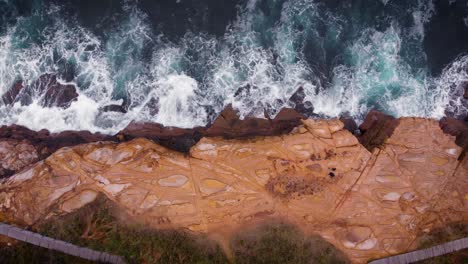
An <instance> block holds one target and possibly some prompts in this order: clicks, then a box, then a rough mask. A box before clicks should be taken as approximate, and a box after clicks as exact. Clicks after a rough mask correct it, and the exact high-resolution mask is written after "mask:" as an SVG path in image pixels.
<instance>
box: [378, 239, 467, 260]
mask: <svg viewBox="0 0 468 264" xmlns="http://www.w3.org/2000/svg"><path fill="white" fill-rule="evenodd" d="M465 248H468V238H462V239H458V240H454V241H451V242H448V243H445V244H441V245H437V246H434V247H431V248H426V249H421V250H416V251H412V252H408V253H405V254H401V255H396V256H392V257H388V258H383V259H378V260H374V261H371V262H369V264H406V263H414V262H418V261H421V260H425V259H429V258H433V257H437V256H442V255H445V254H448V253H452V252H455V251H458V250H462V249H465Z"/></svg>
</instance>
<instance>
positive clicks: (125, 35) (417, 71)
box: [0, 0, 468, 133]
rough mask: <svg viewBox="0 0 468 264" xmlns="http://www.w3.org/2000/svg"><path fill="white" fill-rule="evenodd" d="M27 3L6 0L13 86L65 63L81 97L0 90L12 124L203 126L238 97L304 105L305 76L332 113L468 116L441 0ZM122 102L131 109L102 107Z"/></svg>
mask: <svg viewBox="0 0 468 264" xmlns="http://www.w3.org/2000/svg"><path fill="white" fill-rule="evenodd" d="M21 2H23V4H19V3H17V2H15V1H10V0H3V1H0V11H1V14H2V15H1V16H0V94H3V93H5V92H6V91H7V90H8V89H10V87H12V85H13V84H14V83H15V82H16V81H17V80H23V82H24V83H25V84H26V85H27V84H28V83H31V82H33V81H35V80H36V79H38V78H39V77H40V76H41V75H43V74H45V73H52V74H56V75H57V76H58V78H59V80H60V82H61V83H66V84H73V85H75V86H76V87H77V92H78V94H79V96H78V98H77V100H76V101H73V102H72V103H71V105H70V106H69V107H68V108H61V107H44V106H41V104H40V103H39V98H35V100H33V102H32V103H31V104H29V105H21V103H16V104H14V105H7V104H4V103H3V102H2V101H1V100H0V124H20V125H25V126H27V127H29V128H32V129H35V130H39V129H43V128H46V129H49V130H50V131H54V132H56V131H63V130H89V131H92V132H98V131H99V132H104V133H115V132H117V131H119V130H121V129H123V128H124V127H125V126H127V125H128V124H129V123H130V122H131V121H133V120H135V121H147V122H158V123H162V124H164V125H167V126H178V127H194V126H201V125H205V124H207V123H209V122H211V121H212V120H213V119H214V118H215V117H216V115H217V114H218V113H219V112H220V111H221V110H222V109H223V108H224V107H225V106H226V105H228V104H232V105H233V106H234V108H236V109H238V110H239V112H240V114H241V116H242V117H245V116H247V115H249V116H257V117H263V116H264V115H265V113H266V114H268V115H269V116H275V115H276V114H277V113H278V111H279V110H280V109H281V108H283V107H294V103H293V102H292V101H291V100H289V98H290V97H291V96H292V95H293V94H294V93H295V92H296V91H297V90H298V88H300V87H302V88H303V89H304V93H305V99H304V100H305V101H306V102H308V103H309V104H308V105H310V106H311V107H313V113H314V115H318V116H321V117H338V116H342V115H346V116H351V117H353V118H355V119H356V120H357V121H360V120H362V119H363V117H364V116H365V114H366V113H367V112H368V111H369V110H370V109H372V108H375V109H378V110H381V111H384V112H387V113H390V114H392V115H395V116H421V117H433V118H440V117H442V116H444V115H446V114H448V115H452V116H456V117H466V116H467V115H468V114H467V106H468V105H467V102H466V101H467V100H465V99H463V96H462V95H463V92H464V91H463V89H464V88H463V85H464V84H465V83H467V82H468V56H467V55H463V54H464V52H466V50H465V48H468V47H462V48H458V51H459V54H457V55H458V56H455V57H450V56H446V57H447V58H444V59H449V60H451V62H450V63H449V64H444V65H439V64H440V63H439V64H437V65H435V64H434V63H432V60H431V58H432V57H431V56H433V54H434V52H437V51H434V50H428V48H427V45H426V42H427V40H428V36H427V34H428V33H427V32H428V31H430V34H433V35H434V36H436V37H437V36H438V35H437V32H436V33H434V30H432V27H433V26H432V24H431V21H432V20H433V19H434V16H436V18H435V19H441V16H439V17H437V16H438V14H439V13H438V12H439V9H438V6H437V5H436V4H435V3H433V2H432V1H429V0H418V1H392V0H386V1H378V0H368V1H364V0H362V1H353V3H349V1H315V0H250V1H234V2H233V3H232V4H228V5H226V6H221V7H219V6H218V5H220V4H219V3H213V1H208V0H207V1H189V0H181V1H177V2H176V1H174V3H172V4H166V5H164V4H160V5H158V4H154V5H156V6H153V5H152V4H149V1H141V2H138V3H133V2H131V1H122V2H121V3H119V4H118V5H117V7H115V6H112V7H107V6H104V7H102V6H101V7H96V9H97V10H98V11H106V10H107V11H106V12H103V13H102V14H83V13H82V12H81V13H80V12H74V11H70V10H82V9H83V6H80V5H79V4H74V3H70V2H69V1H64V2H62V1H38V0H33V1H29V2H28V4H26V5H25V4H24V1H21ZM26 2H27V1H26ZM84 2H86V3H83V5H85V4H89V3H87V1H84ZM147 2H148V3H147ZM462 2H463V1H462ZM114 3H116V1H114ZM451 5H462V7H464V8H462V9H461V10H462V11H463V12H465V13H462V14H461V15H459V20H460V21H459V23H461V24H462V25H463V27H465V21H466V17H468V15H467V14H468V5H467V4H466V1H465V2H463V3H460V1H455V2H454V3H451V4H450V5H447V6H444V8H445V9H447V10H449V11H450V10H451V9H450V8H456V9H457V10H458V11H457V12H462V11H460V8H459V6H451ZM113 8H114V9H115V10H114V9H113ZM220 10H222V11H223V12H224V13H222V14H221V13H220ZM171 12H172V13H171ZM167 13H169V14H172V16H171V15H167ZM442 19H443V17H442ZM83 21H85V22H86V21H87V22H88V23H84V22H83ZM90 21H97V22H96V23H94V22H92V23H94V24H93V25H89V24H90V23H91V22H90ZM457 21H458V20H457ZM434 36H432V38H434ZM425 41H426V42H425ZM447 45H448V44H447ZM447 48H450V47H449V46H447ZM431 63H432V64H431ZM438 68H440V70H439V71H438V70H437V69H438ZM109 105H121V106H122V107H124V108H125V109H126V111H122V112H110V111H103V108H104V107H105V106H109Z"/></svg>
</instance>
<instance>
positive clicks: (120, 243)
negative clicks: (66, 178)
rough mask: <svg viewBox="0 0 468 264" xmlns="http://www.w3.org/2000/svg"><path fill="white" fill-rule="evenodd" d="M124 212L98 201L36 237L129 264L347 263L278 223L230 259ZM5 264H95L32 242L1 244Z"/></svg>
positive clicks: (243, 241)
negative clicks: (122, 214)
mask: <svg viewBox="0 0 468 264" xmlns="http://www.w3.org/2000/svg"><path fill="white" fill-rule="evenodd" d="M117 210H118V208H116V207H114V205H113V203H112V202H110V201H108V200H106V199H104V198H102V197H101V198H99V199H98V201H97V202H94V203H92V204H90V205H87V206H85V207H84V208H81V209H80V210H78V211H76V212H74V213H71V214H68V215H66V216H61V217H54V218H52V219H50V220H48V221H46V222H43V223H40V224H38V225H37V226H35V230H34V231H36V232H39V233H41V234H44V235H46V236H49V237H53V238H55V239H60V240H64V241H67V242H70V243H73V244H75V245H79V246H83V247H88V248H92V249H95V250H99V251H105V252H108V253H111V254H116V255H120V256H122V257H124V258H125V259H126V260H127V262H128V263H171V264H172V263H196V264H204V263H235V264H244V263H271V264H274V263H281V264H283V263H294V264H296V263H297V264H300V263H317V264H322V263H323V264H325V263H327V264H328V263H346V262H347V260H346V258H345V257H344V255H343V254H342V253H341V252H339V251H338V250H337V249H335V248H334V247H333V246H332V245H331V244H329V243H328V242H326V241H325V240H323V239H322V238H320V237H304V235H303V234H302V233H301V232H300V231H299V230H298V229H296V228H294V227H292V226H289V225H286V224H278V223H270V224H266V225H262V226H257V227H252V228H247V229H245V230H242V232H241V233H240V234H238V235H237V236H235V238H234V239H233V240H232V241H231V249H232V252H233V257H232V258H231V259H228V257H227V256H226V255H225V254H224V252H223V251H222V250H221V248H220V247H219V245H218V244H216V243H215V242H213V241H211V240H209V239H208V238H207V237H206V236H203V235H198V236H195V235H192V234H190V233H187V232H183V231H161V230H154V229H148V228H146V227H144V226H142V225H138V224H135V223H131V222H128V221H124V220H122V219H124V218H122V217H119V218H117V217H115V215H117V214H116V212H117ZM0 263H14V264H21V263H28V264H29V263H90V262H88V261H85V260H83V259H80V258H75V257H72V256H68V255H65V254H62V253H59V252H56V251H51V250H47V249H43V248H40V247H36V246H32V245H29V244H26V243H21V242H19V243H15V244H14V245H12V246H3V247H2V246H1V245H0Z"/></svg>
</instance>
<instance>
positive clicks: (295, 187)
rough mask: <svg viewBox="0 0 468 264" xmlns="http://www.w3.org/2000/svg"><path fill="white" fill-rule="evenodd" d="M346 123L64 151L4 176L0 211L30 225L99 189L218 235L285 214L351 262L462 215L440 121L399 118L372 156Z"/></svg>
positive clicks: (463, 195) (458, 176) (148, 219)
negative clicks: (176, 146)
mask: <svg viewBox="0 0 468 264" xmlns="http://www.w3.org/2000/svg"><path fill="white" fill-rule="evenodd" d="M343 126H344V125H343V123H342V122H340V121H338V120H328V121H327V120H312V119H308V120H303V121H302V125H300V126H298V127H296V128H295V129H294V130H293V131H292V132H291V133H289V134H286V135H281V136H269V137H255V138H248V139H233V140H226V139H223V138H219V137H210V138H202V139H201V140H200V141H199V142H198V143H197V144H196V145H195V146H193V147H192V148H191V149H190V153H189V154H183V153H180V152H176V151H173V150H169V149H167V148H165V147H162V146H160V145H158V144H155V143H154V142H152V141H150V140H147V139H134V140H132V141H128V142H124V143H120V144H119V143H112V142H98V143H89V144H83V145H78V146H75V147H65V148H62V149H60V150H58V151H57V152H55V153H54V154H52V155H51V156H49V157H48V158H47V159H45V160H43V161H39V162H38V163H36V164H35V165H34V166H32V167H30V168H26V169H25V170H23V171H21V172H19V173H17V174H15V175H14V176H12V177H10V178H8V179H5V180H3V182H2V183H1V184H0V208H1V211H0V212H1V214H2V215H3V216H5V217H8V218H9V219H12V220H13V221H14V222H16V223H19V224H23V225H33V224H34V223H36V222H38V221H40V220H42V219H45V218H48V217H50V216H52V215H60V214H66V213H69V212H72V211H74V210H77V209H78V208H81V207H83V206H84V205H86V204H88V203H90V202H92V201H94V200H95V199H96V197H97V196H98V195H99V194H103V195H105V196H107V197H108V198H109V199H111V200H112V201H114V202H115V203H117V204H118V205H120V206H121V207H122V208H124V209H125V210H126V212H127V213H129V214H130V215H133V216H135V217H137V218H138V219H141V220H142V221H143V222H145V223H146V224H147V225H149V226H152V227H154V228H162V229H165V228H185V229H188V230H191V231H193V232H204V233H208V234H210V235H213V237H215V238H216V239H217V240H218V241H220V242H221V243H223V241H228V240H229V239H230V237H231V236H232V234H234V233H235V232H237V231H238V230H239V229H242V228H243V227H244V226H246V225H253V224H255V223H259V222H262V221H265V220H266V219H270V218H282V219H287V220H288V221H289V222H291V223H293V224H295V225H297V226H298V227H299V228H300V229H302V230H303V231H304V232H306V233H317V234H319V235H321V236H322V237H323V238H325V239H326V240H328V241H329V242H331V243H332V244H334V245H335V246H336V247H337V248H339V249H340V250H342V251H343V252H344V253H345V254H346V255H347V256H348V257H349V258H350V259H351V260H352V261H353V262H356V263H361V262H366V261H367V260H369V259H373V258H379V257H384V256H388V255H392V254H397V253H401V252H405V251H408V250H410V249H413V248H414V247H415V246H416V244H415V240H416V239H417V237H418V235H419V234H420V233H421V232H429V231H430V230H432V229H434V228H436V227H439V226H441V225H444V224H448V223H452V222H466V221H468V192H467V190H468V177H467V176H468V159H467V158H461V159H459V157H461V156H462V155H461V154H462V151H463V149H462V148H461V147H459V146H457V145H456V144H455V136H452V135H449V134H445V133H444V132H443V131H442V129H441V128H440V127H439V124H438V122H437V121H435V120H430V119H422V118H400V119H399V120H398V124H397V125H396V127H395V128H394V130H393V134H391V135H390V136H389V138H387V139H386V140H385V141H384V142H383V143H382V144H381V145H380V146H378V147H375V148H374V149H373V151H372V153H371V152H369V150H367V149H366V148H365V147H364V146H363V145H361V144H360V143H359V141H358V139H357V138H356V137H355V136H354V135H352V134H351V133H350V132H348V131H347V130H345V129H344V128H343Z"/></svg>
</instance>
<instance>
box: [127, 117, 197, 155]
mask: <svg viewBox="0 0 468 264" xmlns="http://www.w3.org/2000/svg"><path fill="white" fill-rule="evenodd" d="M203 133H204V128H193V129H185V128H178V127H165V126H163V125H161V124H157V123H139V122H132V123H130V124H129V125H128V126H127V127H126V128H125V129H124V130H122V131H121V132H119V133H118V136H119V137H123V138H124V139H125V140H130V139H134V138H147V139H151V140H153V141H154V142H157V143H159V144H161V145H162V146H165V147H167V148H170V149H173V150H177V151H181V152H188V151H189V149H190V148H191V147H192V146H193V145H195V144H196V143H197V142H198V141H199V140H200V139H201V138H202V137H203Z"/></svg>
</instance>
